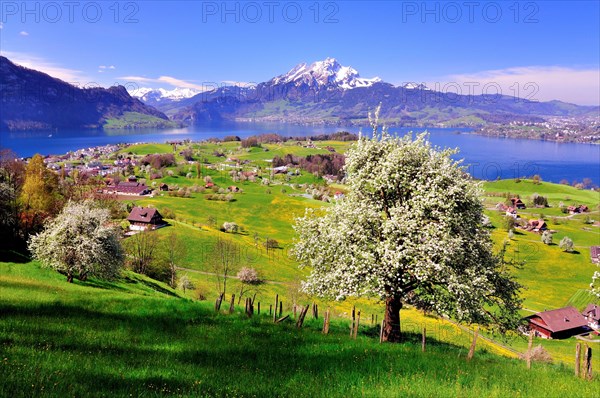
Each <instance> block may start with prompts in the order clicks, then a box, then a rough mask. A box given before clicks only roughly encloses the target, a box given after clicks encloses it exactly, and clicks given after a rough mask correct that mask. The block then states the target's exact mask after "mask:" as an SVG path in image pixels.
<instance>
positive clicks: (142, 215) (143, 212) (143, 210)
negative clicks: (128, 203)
mask: <svg viewBox="0 0 600 398" xmlns="http://www.w3.org/2000/svg"><path fill="white" fill-rule="evenodd" d="M155 216H158V217H159V218H161V219H162V216H161V215H160V213H159V212H158V210H156V209H154V208H152V207H134V208H133V209H131V213H129V217H127V221H132V222H146V223H149V222H150V221H152V218H154V217H155Z"/></svg>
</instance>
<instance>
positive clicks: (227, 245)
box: [210, 238, 241, 295]
mask: <svg viewBox="0 0 600 398" xmlns="http://www.w3.org/2000/svg"><path fill="white" fill-rule="evenodd" d="M240 261H241V249H240V246H239V245H238V244H237V243H235V242H232V241H230V240H227V239H223V238H218V239H217V241H216V242H215V244H214V246H213V248H212V253H211V256H210V265H211V267H212V270H213V272H214V274H215V278H216V281H217V289H218V291H219V294H222V295H225V292H226V291H227V278H228V277H229V276H230V275H231V274H232V273H233V272H235V270H236V269H237V267H238V265H239V264H240Z"/></svg>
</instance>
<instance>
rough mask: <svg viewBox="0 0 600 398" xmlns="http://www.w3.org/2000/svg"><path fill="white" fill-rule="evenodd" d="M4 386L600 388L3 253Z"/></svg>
mask: <svg viewBox="0 0 600 398" xmlns="http://www.w3.org/2000/svg"><path fill="white" fill-rule="evenodd" d="M0 288H1V289H2V295H0V310H1V313H2V317H1V318H0V396H6V397H29V396H40V397H63V396H106V397H108V396H111V397H114V396H166V395H176V396H184V397H185V396H190V397H191V396H196V397H197V396H202V397H213V396H215V397H216V396H219V397H234V396H235V397H244V396H248V397H251V396H260V397H287V396H289V397H292V396H293V397H346V396H367V397H380V396H398V397H401V396H414V397H432V396H464V397H480V396H486V397H506V396H539V395H546V396H555V394H556V393H557V392H559V391H563V392H566V391H568V393H569V395H571V396H593V394H595V392H596V391H597V388H598V382H597V381H594V382H591V383H590V382H585V381H583V380H580V379H576V378H574V377H573V376H572V371H571V370H569V369H567V368H565V367H564V366H562V365H547V364H538V363H534V365H533V368H532V369H531V370H530V371H525V364H524V362H522V361H518V360H514V359H508V358H503V357H498V356H496V355H494V354H492V353H490V352H489V351H488V350H487V349H479V350H478V351H477V353H476V355H475V358H474V359H473V360H472V361H470V362H467V361H465V355H466V351H467V349H466V348H465V347H464V346H461V345H454V344H449V343H444V342H440V341H439V340H437V339H435V338H430V339H429V344H428V346H427V350H426V352H424V353H422V352H421V349H420V346H419V344H418V343H417V340H418V338H419V336H418V335H412V334H409V336H408V337H409V338H408V340H407V341H406V342H405V343H402V344H396V345H390V344H383V345H380V344H378V343H377V342H376V339H375V338H374V336H375V335H376V333H377V332H376V329H375V328H370V327H363V328H362V329H361V333H360V334H359V337H358V339H357V340H351V339H349V337H348V336H347V329H346V326H347V325H346V324H345V323H338V322H336V321H334V322H333V323H332V328H331V332H330V334H329V335H327V336H324V335H322V334H321V333H320V331H319V330H318V329H319V326H320V323H319V321H316V320H308V321H307V323H306V325H305V327H304V328H303V329H302V330H298V329H296V328H295V327H294V326H293V324H292V323H291V322H290V323H284V324H279V325H274V324H273V323H272V322H271V321H269V319H270V318H269V317H268V316H265V315H264V313H263V316H255V317H253V318H252V319H248V318H247V317H246V316H243V315H242V314H241V311H240V310H241V309H240V308H236V312H235V313H234V314H232V315H225V314H217V313H215V312H214V310H213V309H212V305H211V303H202V302H196V301H191V300H188V299H185V298H180V297H178V296H177V295H176V294H175V293H174V292H173V291H172V290H171V289H169V288H168V287H166V286H164V285H162V284H160V283H155V282H152V281H149V280H147V279H146V278H142V277H137V276H135V275H133V274H130V273H127V274H126V276H125V277H124V278H123V279H122V280H119V281H114V282H109V283H106V282H97V281H93V280H91V281H88V282H79V281H76V283H74V284H68V283H66V282H65V281H64V278H63V277H62V276H61V275H59V274H57V273H54V272H52V271H49V270H45V269H40V268H38V266H37V265H36V264H35V263H27V264H6V263H5V264H0Z"/></svg>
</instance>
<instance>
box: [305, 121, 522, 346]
mask: <svg viewBox="0 0 600 398" xmlns="http://www.w3.org/2000/svg"><path fill="white" fill-rule="evenodd" d="M426 137H427V136H426V135H425V134H422V135H419V136H418V137H417V138H416V139H415V140H412V139H411V137H404V138H395V137H392V136H390V135H389V134H387V132H386V131H385V130H383V131H382V132H381V133H380V132H378V129H377V127H376V124H374V133H373V137H372V138H365V137H361V138H360V139H359V140H358V142H357V143H355V144H354V145H353V146H352V147H351V148H350V150H349V151H348V153H347V159H346V166H345V170H346V173H347V184H348V188H349V192H348V193H347V194H346V195H345V198H344V199H342V200H340V201H338V202H336V203H335V204H334V205H333V206H331V207H328V208H326V209H321V210H311V209H308V210H307V211H306V214H305V215H304V217H302V218H299V219H297V220H296V225H295V227H294V228H295V230H296V232H297V234H298V236H299V238H298V240H297V241H296V243H295V246H294V249H293V253H294V255H295V256H296V257H297V259H298V260H299V261H300V263H301V267H302V266H306V267H310V269H311V274H310V275H309V277H308V278H307V280H306V281H305V282H304V283H303V289H304V290H305V291H306V292H307V293H310V294H315V295H318V296H325V297H332V298H336V299H344V298H346V297H349V296H379V297H380V298H381V299H383V300H385V328H384V331H383V337H384V340H385V341H398V340H399V339H400V337H401V336H400V309H401V308H402V306H403V303H406V302H407V301H408V300H409V298H411V297H412V298H417V299H418V301H419V302H422V303H423V302H425V303H427V304H428V307H429V308H431V309H433V310H434V311H436V312H437V313H440V314H445V315H448V316H451V317H453V318H454V319H456V320H458V321H460V322H467V323H478V324H482V325H495V326H499V328H498V329H499V330H501V331H506V330H508V329H513V328H516V326H517V324H518V320H519V314H518V310H519V308H520V305H521V300H520V298H519V289H520V285H519V284H518V283H517V282H515V281H513V280H512V278H511V276H510V274H509V268H510V267H509V266H508V265H509V263H507V262H505V261H504V260H503V255H500V254H497V255H495V254H494V253H493V252H492V242H491V240H490V237H489V233H488V231H487V230H486V229H485V228H484V227H483V226H482V225H481V222H482V212H483V206H482V203H481V201H480V199H479V196H478V195H479V185H478V184H476V183H475V182H474V181H473V180H472V179H471V177H470V176H469V175H468V174H466V173H465V171H464V168H463V167H462V166H460V163H459V162H455V161H453V160H452V159H451V157H450V156H451V155H452V154H453V153H455V152H454V151H452V150H438V149H437V148H434V147H432V146H431V145H430V144H429V143H428V142H427V140H426Z"/></svg>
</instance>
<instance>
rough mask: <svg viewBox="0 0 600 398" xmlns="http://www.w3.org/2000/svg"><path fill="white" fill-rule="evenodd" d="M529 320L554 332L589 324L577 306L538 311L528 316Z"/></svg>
mask: <svg viewBox="0 0 600 398" xmlns="http://www.w3.org/2000/svg"><path fill="white" fill-rule="evenodd" d="M526 319H528V320H529V322H531V323H533V324H535V325H538V326H541V327H543V328H544V329H548V330H550V331H551V332H552V333H557V332H562V331H564V330H569V329H575V328H579V327H583V326H587V324H588V323H587V321H586V320H585V318H584V317H583V315H581V313H579V311H577V309H576V308H575V307H564V308H559V309H556V310H550V311H544V312H538V313H537V314H535V315H531V316H528V317H527V318H526Z"/></svg>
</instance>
